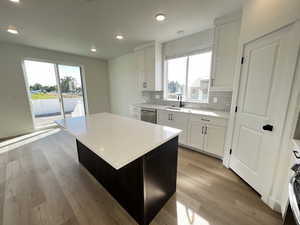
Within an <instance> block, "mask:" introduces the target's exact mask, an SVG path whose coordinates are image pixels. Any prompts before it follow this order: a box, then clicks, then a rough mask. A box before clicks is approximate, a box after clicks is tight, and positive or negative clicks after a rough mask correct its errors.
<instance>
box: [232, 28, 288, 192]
mask: <svg viewBox="0 0 300 225" xmlns="http://www.w3.org/2000/svg"><path fill="white" fill-rule="evenodd" d="M291 30H292V29H291V28H290V27H288V28H285V29H282V30H280V31H277V32H275V33H272V34H270V35H268V36H265V37H263V38H260V39H258V40H255V41H253V42H250V43H248V44H247V45H245V48H244V57H245V61H244V64H243V66H242V72H241V78H240V90H239V97H238V112H237V114H236V123H235V130H234V140H233V146H232V151H233V152H232V155H231V160H230V167H231V168H232V169H233V170H234V171H235V172H236V173H237V174H238V175H239V176H241V177H242V178H243V179H244V180H245V181H246V182H247V183H248V184H250V185H251V186H252V187H253V188H254V189H255V190H256V191H257V192H258V193H260V194H261V195H262V196H264V195H265V194H267V193H266V192H267V190H269V189H270V187H271V182H272V175H273V173H272V171H273V170H274V167H275V163H276V157H277V154H278V150H279V145H280V139H281V135H282V128H283V125H284V120H285V115H286V111H287V106H288V100H289V94H290V89H291V83H292V79H293V74H292V73H289V72H288V71H289V70H288V67H289V60H288V59H289V56H290V54H291V52H293V50H292V47H293V45H291V44H290V43H291V42H292V38H291ZM272 127H273V129H272Z"/></svg>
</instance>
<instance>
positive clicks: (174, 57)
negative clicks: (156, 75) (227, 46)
mask: <svg viewBox="0 0 300 225" xmlns="http://www.w3.org/2000/svg"><path fill="white" fill-rule="evenodd" d="M206 52H212V54H213V48H212V47H209V48H204V49H201V50H196V51H193V52H190V53H188V54H182V55H176V56H173V57H167V58H165V59H164V100H166V101H177V100H175V99H170V98H168V62H167V61H168V60H170V59H176V58H180V57H187V61H186V71H185V88H184V91H183V101H184V102H191V103H201V104H208V103H209V95H210V92H209V89H210V82H211V78H212V64H213V55H212V56H211V65H210V67H211V69H210V75H209V82H208V93H207V101H205V102H203V101H200V100H193V99H188V98H187V93H188V79H189V78H188V77H189V60H190V56H193V55H198V54H202V53H206Z"/></svg>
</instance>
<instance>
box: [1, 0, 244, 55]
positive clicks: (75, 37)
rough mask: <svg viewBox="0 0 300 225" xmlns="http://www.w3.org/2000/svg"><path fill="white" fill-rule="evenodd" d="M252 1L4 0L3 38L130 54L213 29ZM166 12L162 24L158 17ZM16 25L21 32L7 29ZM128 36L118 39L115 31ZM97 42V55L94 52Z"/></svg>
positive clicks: (68, 49)
mask: <svg viewBox="0 0 300 225" xmlns="http://www.w3.org/2000/svg"><path fill="white" fill-rule="evenodd" d="M245 1H246V0H20V3H19V4H15V3H12V2H10V1H9V0H1V2H0V41H8V42H14V43H20V44H25V45H29V46H34V47H40V48H46V49H51V50H58V51H62V52H68V53H75V54H79V55H87V56H93V57H98V58H106V59H107V58H112V57H116V56H119V55H123V54H125V53H128V52H130V51H131V50H132V49H133V48H134V47H136V46H137V45H140V44H144V43H146V42H148V41H152V40H157V41H167V40H171V39H176V38H179V37H181V36H179V35H178V34H177V31H179V30H184V35H188V34H192V33H195V32H198V31H201V30H203V29H206V28H208V27H212V23H213V19H214V18H216V17H219V16H222V15H225V14H227V13H230V12H232V11H236V10H239V9H241V7H242V4H243V3H244V2H245ZM158 12H162V13H165V14H166V15H167V20H166V21H164V22H162V23H159V22H157V21H155V19H154V15H155V14H156V13H158ZM9 25H14V26H16V27H17V29H18V30H19V32H20V34H19V35H12V34H9V33H7V32H6V29H7V26H9ZM117 33H122V34H124V36H125V39H124V40H122V41H118V40H116V39H115V38H114V36H115V34H117ZM92 45H95V46H96V48H97V53H91V52H90V48H91V46H92Z"/></svg>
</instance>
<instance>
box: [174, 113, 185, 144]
mask: <svg viewBox="0 0 300 225" xmlns="http://www.w3.org/2000/svg"><path fill="white" fill-rule="evenodd" d="M171 126H172V127H174V128H177V129H180V130H182V132H181V133H180V135H179V139H178V142H179V143H180V144H184V145H187V132H188V131H187V130H188V129H187V126H188V115H187V114H185V113H174V112H172V113H171Z"/></svg>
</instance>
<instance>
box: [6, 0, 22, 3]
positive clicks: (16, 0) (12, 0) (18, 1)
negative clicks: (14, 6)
mask: <svg viewBox="0 0 300 225" xmlns="http://www.w3.org/2000/svg"><path fill="white" fill-rule="evenodd" d="M9 1H11V2H13V3H20V0H9Z"/></svg>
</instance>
